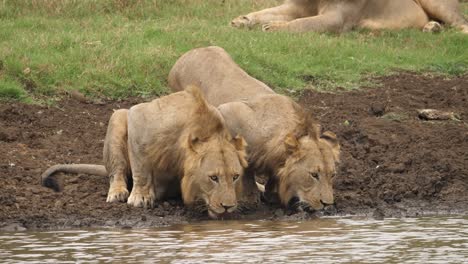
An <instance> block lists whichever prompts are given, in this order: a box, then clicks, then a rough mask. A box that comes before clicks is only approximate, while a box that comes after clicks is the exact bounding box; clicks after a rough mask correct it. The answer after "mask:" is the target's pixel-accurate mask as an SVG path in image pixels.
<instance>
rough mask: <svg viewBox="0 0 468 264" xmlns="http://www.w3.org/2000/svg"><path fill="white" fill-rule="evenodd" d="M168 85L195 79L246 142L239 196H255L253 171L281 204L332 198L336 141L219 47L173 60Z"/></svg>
mask: <svg viewBox="0 0 468 264" xmlns="http://www.w3.org/2000/svg"><path fill="white" fill-rule="evenodd" d="M168 82H169V86H170V87H171V89H172V90H173V91H180V90H182V89H183V87H185V86H186V85H189V84H196V85H199V86H200V89H201V90H202V92H203V93H204V95H205V98H206V99H207V101H208V102H210V103H211V104H213V105H215V106H218V109H219V111H220V112H221V114H222V115H223V117H224V119H225V120H226V125H227V127H228V129H229V130H230V132H231V133H232V134H239V135H242V136H243V137H244V138H245V140H246V141H247V144H248V151H247V152H248V155H249V166H248V168H247V170H246V172H245V175H244V178H243V181H244V184H243V185H244V197H249V198H250V199H253V200H255V199H256V198H257V197H258V188H257V186H256V184H255V173H258V174H261V175H265V176H266V177H267V178H268V180H267V183H266V186H265V194H264V195H265V196H266V197H267V198H268V199H271V198H275V197H276V198H279V199H280V202H281V203H282V204H283V205H284V206H288V205H291V202H295V201H296V200H297V202H299V204H301V205H302V206H303V207H304V206H305V207H309V208H312V209H315V210H320V209H322V208H323V207H324V206H326V205H331V204H334V197H333V179H334V177H335V174H336V164H337V163H338V161H339V154H340V145H339V143H338V140H337V137H336V135H335V134H333V133H332V132H329V131H327V132H325V133H323V134H320V126H319V125H318V124H316V123H315V122H313V121H312V118H311V117H310V115H309V114H308V113H307V112H306V111H305V110H304V109H303V108H302V107H301V106H299V105H298V104H297V103H296V102H294V101H293V100H292V99H291V98H289V97H287V96H283V95H279V94H276V93H274V92H273V90H271V89H270V88H269V87H268V86H267V85H265V84H264V83H262V82H260V81H258V80H256V79H255V78H253V77H251V76H249V75H248V74H247V73H246V72H244V71H243V70H242V69H241V68H240V67H239V66H238V65H237V64H236V63H235V62H234V61H233V60H232V59H231V57H230V56H229V54H227V52H226V51H225V50H224V49H222V48H220V47H206V48H198V49H194V50H191V51H189V52H187V53H186V54H184V55H183V56H182V57H181V58H179V60H178V61H177V62H176V63H175V65H174V66H173V68H172V69H171V71H170V73H169V77H168Z"/></svg>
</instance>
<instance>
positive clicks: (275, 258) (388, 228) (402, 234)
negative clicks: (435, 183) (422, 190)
mask: <svg viewBox="0 0 468 264" xmlns="http://www.w3.org/2000/svg"><path fill="white" fill-rule="evenodd" d="M13 262H14V263H18V262H24V263H57V262H60V263H76V262H81V263H83V262H86V263H98V262H99V263H102V262H112V263H130V262H145V263H258V262H264V263H284V262H287V263H468V217H462V216H459V217H426V218H406V219H385V220H383V221H376V220H369V219H362V218H323V219H317V220H313V221H307V222H270V221H250V222H238V221H224V222H223V221H209V222H202V223H196V224H187V225H175V226H171V227H167V228H155V229H139V230H136V229H135V230H120V229H119V230H115V229H100V230H71V231H44V232H17V233H0V263H13Z"/></svg>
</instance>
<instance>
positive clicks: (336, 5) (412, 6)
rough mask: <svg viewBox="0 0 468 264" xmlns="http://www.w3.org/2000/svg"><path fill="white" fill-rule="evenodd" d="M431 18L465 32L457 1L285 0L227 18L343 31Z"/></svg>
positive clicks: (243, 23)
mask: <svg viewBox="0 0 468 264" xmlns="http://www.w3.org/2000/svg"><path fill="white" fill-rule="evenodd" d="M431 20H436V21H440V22H442V23H445V24H447V25H450V26H453V27H456V28H459V29H460V30H461V31H462V32H463V33H465V34H466V33H468V23H467V21H466V20H465V18H464V17H463V15H462V14H461V12H460V7H459V1H458V0H287V1H285V2H284V3H283V4H282V5H280V6H277V7H272V8H267V9H264V10H260V11H257V12H252V13H249V14H247V15H242V16H239V17H237V18H235V19H234V20H232V21H231V25H232V26H234V27H252V26H254V25H257V24H260V25H262V28H263V30H264V31H290V32H307V31H315V32H344V31H348V30H351V29H354V28H367V29H371V30H375V29H403V28H418V29H421V30H422V29H423V28H426V30H427V28H428V27H425V26H426V24H428V23H429V22H430V21H431Z"/></svg>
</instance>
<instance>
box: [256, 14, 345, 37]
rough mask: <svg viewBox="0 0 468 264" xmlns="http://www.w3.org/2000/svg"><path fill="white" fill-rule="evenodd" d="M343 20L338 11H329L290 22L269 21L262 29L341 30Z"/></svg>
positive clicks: (292, 30)
mask: <svg viewBox="0 0 468 264" xmlns="http://www.w3.org/2000/svg"><path fill="white" fill-rule="evenodd" d="M344 28H345V27H344V20H343V17H342V15H341V14H340V13H339V12H330V13H327V14H322V15H318V16H313V17H306V18H299V19H295V20H292V21H290V22H270V23H267V24H265V25H263V27H262V29H263V31H289V32H309V31H313V32H335V33H338V32H341V31H343V29H344Z"/></svg>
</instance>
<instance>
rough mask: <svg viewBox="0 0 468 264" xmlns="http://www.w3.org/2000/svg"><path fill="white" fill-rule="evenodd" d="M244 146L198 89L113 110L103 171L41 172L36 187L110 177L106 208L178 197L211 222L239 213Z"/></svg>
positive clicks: (79, 167)
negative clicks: (74, 176) (57, 177)
mask: <svg viewBox="0 0 468 264" xmlns="http://www.w3.org/2000/svg"><path fill="white" fill-rule="evenodd" d="M245 147H246V144H245V141H244V139H243V138H241V137H232V136H231V134H230V132H229V131H228V129H227V128H226V125H225V121H224V119H223V117H222V115H221V114H220V112H219V111H218V110H217V109H216V108H215V107H213V106H211V105H209V104H208V103H207V102H206V101H205V99H204V98H203V96H202V93H201V92H200V90H199V89H198V88H195V87H190V88H189V89H187V90H186V91H183V92H178V93H174V94H171V95H168V96H165V97H161V98H159V99H156V100H153V101H152V102H149V103H142V104H138V105H136V106H133V107H131V108H130V109H129V110H126V109H121V110H118V111H115V112H114V114H113V115H112V117H111V119H110V121H109V126H108V129H107V134H106V139H105V142H104V163H105V166H100V165H92V164H70V165H66V164H62V165H55V166H52V167H51V168H49V169H48V170H47V171H45V172H44V173H43V175H42V182H43V184H44V185H45V186H48V187H53V188H54V187H55V189H59V186H58V185H57V183H56V182H55V181H54V177H51V176H53V175H54V174H55V173H57V172H68V173H88V174H97V175H103V176H104V175H109V177H110V188H109V193H108V196H107V201H108V202H115V201H121V202H124V201H127V203H128V204H130V205H133V206H136V207H142V206H144V207H152V206H154V203H155V201H157V200H161V199H165V198H167V197H174V196H180V195H181V196H182V199H183V201H184V203H185V204H186V205H193V204H194V203H195V202H197V201H201V202H202V203H204V204H205V205H206V207H207V211H208V213H209V215H210V216H211V217H213V218H217V217H218V216H222V215H224V214H227V213H231V212H233V211H235V210H236V208H237V205H238V200H237V197H238V196H239V195H240V194H241V193H242V185H241V184H240V182H241V178H242V177H243V171H244V168H245V167H246V166H247V161H246V152H245ZM130 179H131V180H132V185H133V188H132V190H131V192H130V193H129V191H128V186H129V180H130Z"/></svg>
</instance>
